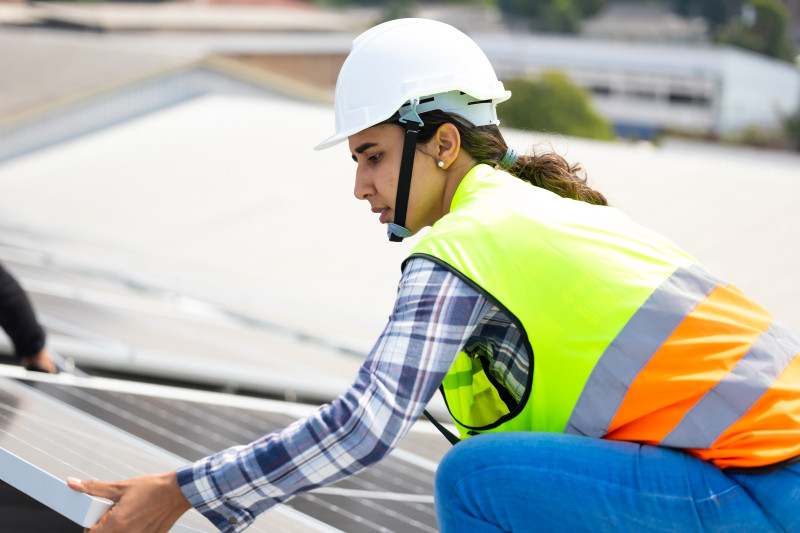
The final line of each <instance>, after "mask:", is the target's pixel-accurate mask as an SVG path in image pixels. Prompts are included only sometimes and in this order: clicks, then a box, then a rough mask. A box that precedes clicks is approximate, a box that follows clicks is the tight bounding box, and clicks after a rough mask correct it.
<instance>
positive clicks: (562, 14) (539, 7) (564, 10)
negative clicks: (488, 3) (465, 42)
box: [497, 0, 606, 33]
mask: <svg viewBox="0 0 800 533" xmlns="http://www.w3.org/2000/svg"><path fill="white" fill-rule="evenodd" d="M605 4H606V0H537V1H530V0H497V7H498V8H499V9H500V12H501V13H502V14H503V18H504V19H505V21H506V23H507V24H509V26H512V27H518V26H526V27H528V28H529V29H535V30H540V31H549V32H561V33H577V32H578V31H579V30H580V25H581V22H582V21H583V19H585V18H587V17H590V16H592V15H594V14H595V13H597V12H598V11H600V10H601V9H602V8H603V7H604V6H605Z"/></svg>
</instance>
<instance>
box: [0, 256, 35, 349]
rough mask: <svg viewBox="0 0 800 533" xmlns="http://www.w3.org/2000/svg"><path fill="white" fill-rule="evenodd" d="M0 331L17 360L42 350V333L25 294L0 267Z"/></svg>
mask: <svg viewBox="0 0 800 533" xmlns="http://www.w3.org/2000/svg"><path fill="white" fill-rule="evenodd" d="M0 328H3V330H4V331H5V332H6V334H7V335H8V336H9V338H10V339H11V344H13V345H14V353H15V354H16V356H17V357H19V358H20V359H22V358H25V357H32V356H35V355H37V354H38V353H40V352H41V351H42V349H43V348H44V344H45V333H44V330H43V329H42V327H41V326H40V325H39V322H38V321H37V320H36V313H35V312H34V310H33V306H32V305H31V303H30V300H28V296H27V295H26V294H25V291H24V290H23V289H22V287H21V286H20V285H19V283H18V282H17V280H16V279H14V277H13V276H12V275H11V274H10V273H9V272H8V271H6V270H5V269H4V268H3V267H2V265H0Z"/></svg>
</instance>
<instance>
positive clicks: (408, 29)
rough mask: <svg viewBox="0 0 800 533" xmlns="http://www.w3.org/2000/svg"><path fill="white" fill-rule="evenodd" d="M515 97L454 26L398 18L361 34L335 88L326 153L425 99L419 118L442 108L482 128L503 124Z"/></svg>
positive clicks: (325, 142) (470, 40)
mask: <svg viewBox="0 0 800 533" xmlns="http://www.w3.org/2000/svg"><path fill="white" fill-rule="evenodd" d="M510 96H511V93H510V92H509V91H506V90H505V88H504V87H503V84H502V82H500V81H499V80H498V79H497V75H496V74H495V72H494V69H493V68H492V65H491V64H490V63H489V60H488V59H487V58H486V55H485V54H484V53H483V51H482V50H481V49H480V48H479V47H478V45H477V44H475V42H474V41H473V40H472V39H470V38H469V37H467V36H466V35H465V34H463V33H462V32H460V31H459V30H457V29H455V28H454V27H452V26H450V25H448V24H444V23H443V22H437V21H434V20H426V19H398V20H392V21H389V22H384V23H383V24H379V25H377V26H375V27H373V28H371V29H369V30H367V31H366V32H364V33H362V34H361V35H359V36H358V37H357V38H356V39H355V40H354V41H353V45H352V48H351V50H350V55H348V56H347V59H346V60H345V62H344V65H342V69H341V71H340V72H339V78H338V80H337V82H336V96H335V104H334V107H335V115H336V132H335V133H334V134H333V135H332V136H331V137H329V138H328V139H325V140H324V141H323V142H321V143H320V144H318V145H317V146H316V147H315V149H316V150H321V149H323V148H328V147H330V146H333V145H335V144H338V143H339V142H341V141H343V140H344V139H346V138H347V137H349V136H350V135H353V134H354V133H358V132H359V131H362V130H365V129H367V128H369V127H371V126H374V125H376V124H378V123H380V122H383V121H384V120H386V119H388V118H390V117H391V116H392V115H394V114H395V112H397V111H398V110H399V109H400V108H401V107H402V106H403V105H404V104H406V103H409V102H410V101H411V100H413V99H419V105H418V106H417V107H416V112H417V113H424V112H425V111H430V110H432V109H441V110H443V111H448V112H452V113H457V114H459V115H461V116H463V117H464V118H466V119H467V120H469V121H470V122H472V123H473V124H474V125H476V126H484V125H487V124H497V123H498V120H497V114H496V112H495V105H496V104H497V103H499V102H502V101H504V100H507V99H508V98H509V97H510Z"/></svg>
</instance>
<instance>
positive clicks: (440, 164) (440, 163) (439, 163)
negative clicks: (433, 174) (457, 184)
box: [436, 161, 444, 168]
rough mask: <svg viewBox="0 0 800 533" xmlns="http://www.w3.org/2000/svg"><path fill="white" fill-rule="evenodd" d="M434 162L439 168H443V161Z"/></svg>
mask: <svg viewBox="0 0 800 533" xmlns="http://www.w3.org/2000/svg"><path fill="white" fill-rule="evenodd" d="M436 164H437V165H438V166H439V168H444V161H439V162H438V163H436Z"/></svg>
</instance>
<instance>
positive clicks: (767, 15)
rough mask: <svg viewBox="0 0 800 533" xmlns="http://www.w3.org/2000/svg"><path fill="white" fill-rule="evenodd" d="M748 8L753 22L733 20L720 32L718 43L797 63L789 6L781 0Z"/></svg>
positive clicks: (755, 1) (756, 0) (757, 1)
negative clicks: (789, 24)
mask: <svg viewBox="0 0 800 533" xmlns="http://www.w3.org/2000/svg"><path fill="white" fill-rule="evenodd" d="M746 7H748V8H749V9H750V13H751V15H750V17H751V18H750V20H747V19H746V18H745V17H740V18H736V19H734V20H732V21H731V22H730V23H729V24H728V25H727V26H725V27H724V28H722V29H721V30H720V31H719V32H717V34H716V35H715V40H716V41H717V42H719V43H723V44H732V45H735V46H740V47H742V48H746V49H748V50H752V51H754V52H758V53H761V54H764V55H768V56H771V57H775V58H778V59H783V60H785V61H789V62H792V61H794V56H795V54H796V53H797V52H796V51H795V50H794V47H793V46H792V44H791V42H790V41H789V35H788V31H787V24H788V14H787V12H786V6H784V5H783V3H781V1H780V0H751V1H750V2H748V5H747V6H746Z"/></svg>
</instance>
